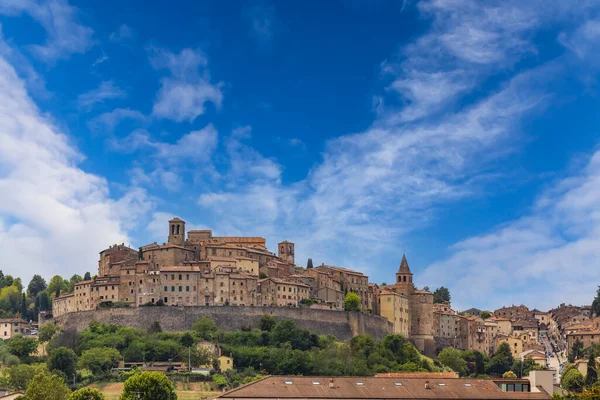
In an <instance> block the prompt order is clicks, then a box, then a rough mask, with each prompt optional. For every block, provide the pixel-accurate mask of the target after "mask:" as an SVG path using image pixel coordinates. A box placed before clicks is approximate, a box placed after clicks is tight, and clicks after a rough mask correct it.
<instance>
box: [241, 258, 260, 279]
mask: <svg viewBox="0 0 600 400" xmlns="http://www.w3.org/2000/svg"><path fill="white" fill-rule="evenodd" d="M236 266H237V267H238V268H239V269H240V270H241V271H244V272H246V273H249V274H251V275H256V276H258V273H259V268H260V267H259V265H258V260H254V259H251V258H247V257H243V258H237V263H236Z"/></svg>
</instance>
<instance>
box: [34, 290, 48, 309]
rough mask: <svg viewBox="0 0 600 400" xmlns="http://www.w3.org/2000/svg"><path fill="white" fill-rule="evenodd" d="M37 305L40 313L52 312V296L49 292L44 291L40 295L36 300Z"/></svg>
mask: <svg viewBox="0 0 600 400" xmlns="http://www.w3.org/2000/svg"><path fill="white" fill-rule="evenodd" d="M36 303H37V307H38V310H40V311H49V310H52V300H51V299H50V295H49V294H48V290H42V291H41V292H39V293H38V295H37V298H36Z"/></svg>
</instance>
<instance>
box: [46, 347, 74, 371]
mask: <svg viewBox="0 0 600 400" xmlns="http://www.w3.org/2000/svg"><path fill="white" fill-rule="evenodd" d="M48 369H49V370H50V371H51V372H59V371H60V372H62V373H64V374H65V375H66V377H67V378H70V377H72V376H73V375H74V374H75V370H76V369H77V355H76V354H75V352H74V351H73V350H71V349H69V348H67V347H58V348H56V349H54V350H52V352H51V353H50V356H49V357H48Z"/></svg>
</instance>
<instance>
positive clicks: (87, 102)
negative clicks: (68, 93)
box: [77, 81, 127, 111]
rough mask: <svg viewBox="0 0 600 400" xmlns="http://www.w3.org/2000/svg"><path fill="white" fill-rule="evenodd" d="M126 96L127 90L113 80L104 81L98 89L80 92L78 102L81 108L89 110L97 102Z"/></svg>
mask: <svg viewBox="0 0 600 400" xmlns="http://www.w3.org/2000/svg"><path fill="white" fill-rule="evenodd" d="M125 96H127V94H126V93H125V91H124V90H123V89H121V88H120V87H118V86H115V84H114V82H113V81H103V82H101V83H100V85H99V86H98V87H97V88H96V89H93V90H90V91H89V92H87V93H83V94H80V95H79V97H78V98H77V104H78V105H79V107H80V108H82V109H84V110H86V111H89V110H91V109H92V107H93V106H94V105H95V104H97V103H103V102H104V101H105V100H110V99H122V98H123V97H125Z"/></svg>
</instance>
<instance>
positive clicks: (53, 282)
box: [48, 275, 69, 297]
mask: <svg viewBox="0 0 600 400" xmlns="http://www.w3.org/2000/svg"><path fill="white" fill-rule="evenodd" d="M68 288H69V286H68V283H67V281H65V280H64V279H63V278H62V277H60V276H58V275H54V276H53V277H52V279H50V282H49V283H48V292H49V293H50V294H54V295H55V296H56V297H58V296H59V295H60V292H61V291H62V292H64V291H66V290H67V289H68Z"/></svg>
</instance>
